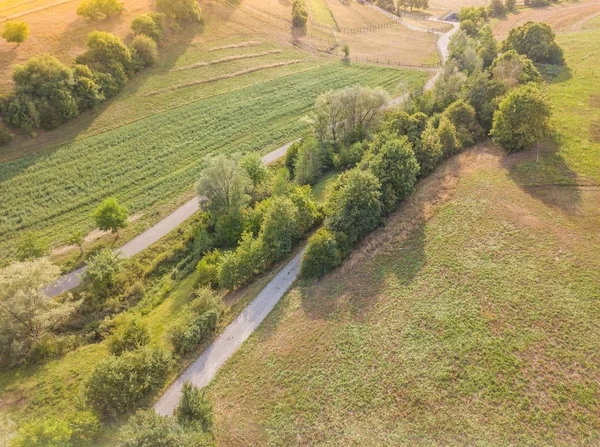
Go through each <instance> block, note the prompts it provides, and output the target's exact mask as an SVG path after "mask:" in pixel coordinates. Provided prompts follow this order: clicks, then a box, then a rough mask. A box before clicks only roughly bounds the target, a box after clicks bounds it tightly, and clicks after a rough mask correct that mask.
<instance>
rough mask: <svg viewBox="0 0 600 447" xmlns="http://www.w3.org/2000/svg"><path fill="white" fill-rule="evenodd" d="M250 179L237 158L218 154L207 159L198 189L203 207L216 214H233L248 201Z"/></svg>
mask: <svg viewBox="0 0 600 447" xmlns="http://www.w3.org/2000/svg"><path fill="white" fill-rule="evenodd" d="M249 186H250V180H249V179H248V176H247V175H246V173H245V172H244V170H243V169H242V168H241V167H240V166H239V164H238V163H237V161H236V160H233V159H231V158H228V157H226V156H225V155H217V156H215V157H212V158H210V159H208V160H207V162H206V167H205V168H204V169H203V170H202V172H201V173H200V179H199V180H198V183H197V185H196V191H197V192H198V195H199V196H200V197H201V198H200V202H201V205H202V208H203V209H205V210H207V211H210V213H211V214H213V215H214V216H221V215H224V214H231V213H232V212H236V211H239V210H241V209H242V208H243V207H244V206H246V204H247V203H248V200H249V196H248V195H247V194H246V190H247V189H249Z"/></svg>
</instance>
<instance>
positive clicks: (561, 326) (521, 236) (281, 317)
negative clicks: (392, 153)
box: [210, 34, 600, 446]
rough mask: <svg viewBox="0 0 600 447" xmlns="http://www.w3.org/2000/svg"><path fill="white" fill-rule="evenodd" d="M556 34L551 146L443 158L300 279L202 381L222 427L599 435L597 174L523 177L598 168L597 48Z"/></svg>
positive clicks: (448, 435)
mask: <svg viewBox="0 0 600 447" xmlns="http://www.w3.org/2000/svg"><path fill="white" fill-rule="evenodd" d="M587 37H590V35H589V34H588V36H587ZM594 37H595V38H596V40H595V41H596V42H597V36H594ZM560 39H561V44H562V45H563V46H564V47H565V50H566V52H567V55H568V58H569V63H570V64H571V66H572V68H573V69H574V70H573V71H574V77H573V78H572V79H570V80H568V81H566V82H563V83H560V84H555V85H552V86H551V87H550V88H549V94H550V95H551V96H552V98H553V101H555V104H556V108H555V120H554V121H555V125H556V128H557V130H558V131H559V132H560V138H559V141H560V142H561V143H560V144H559V145H557V146H556V147H554V149H553V153H554V155H551V154H549V153H547V152H543V153H542V159H543V162H542V164H541V165H540V166H538V167H535V166H533V165H532V164H531V163H529V162H527V161H526V160H531V159H532V158H533V157H535V153H532V152H528V153H525V154H523V155H521V156H519V157H506V156H504V155H503V154H502V153H500V152H499V151H497V150H485V149H483V148H480V149H475V150H473V151H472V152H470V153H467V154H464V155H462V156H460V157H458V158H456V159H453V160H451V161H450V162H448V163H447V164H446V165H445V166H444V167H442V168H441V169H440V170H439V171H437V172H436V174H435V175H434V176H433V177H431V178H429V179H427V180H426V181H424V182H422V183H421V184H420V185H419V188H418V192H417V194H416V195H415V196H413V198H412V199H411V200H410V201H409V202H407V204H405V205H404V206H403V207H402V208H401V209H400V211H399V213H397V214H396V215H395V216H393V217H392V218H391V219H390V221H389V224H388V226H387V228H385V229H382V230H379V231H378V232H377V233H376V234H375V235H373V237H372V238H370V239H369V240H368V241H366V242H365V243H364V245H363V247H362V249H361V250H360V251H359V252H358V253H356V254H355V255H354V256H353V258H352V259H351V260H349V261H348V262H347V263H346V265H345V266H344V267H343V268H342V269H341V270H338V271H337V272H335V273H334V274H332V275H331V276H330V277H328V278H325V279H323V280H321V281H317V282H301V283H300V284H298V285H297V286H296V287H295V288H294V289H293V290H292V291H291V292H290V293H289V294H288V295H287V296H286V297H285V298H284V299H283V301H282V302H281V303H280V305H279V306H278V307H277V308H276V309H275V311H274V312H273V313H272V314H271V315H270V316H269V318H268V319H267V320H266V322H265V324H264V325H263V326H261V328H260V329H259V330H258V331H257V332H256V333H255V334H254V335H253V336H252V337H251V339H250V341H249V342H248V343H246V344H245V345H244V346H243V347H242V349H241V350H240V352H238V354H236V355H235V356H234V358H233V359H232V361H230V362H229V363H228V364H227V365H226V367H225V368H224V369H223V370H222V371H221V372H220V373H219V375H218V376H217V378H216V380H215V381H214V382H213V384H212V385H211V387H210V395H211V397H212V399H213V402H215V404H216V405H217V422H216V431H217V434H218V439H219V441H220V444H221V445H224V446H227V445H240V444H245V445H252V444H254V443H256V444H260V445H288V446H289V445H316V444H318V445H332V446H333V445H340V446H341V445H344V446H345V445H395V444H399V443H403V444H405V443H413V444H415V443H416V444H430V443H433V444H440V443H441V444H456V443H461V444H464V443H468V444H480V445H505V444H510V443H513V444H527V443H532V444H545V443H550V444H557V443H558V444H573V443H582V442H585V441H588V442H592V443H595V442H598V440H599V438H600V432H599V430H600V418H599V417H598V414H599V410H600V406H599V405H598V402H599V399H600V388H599V387H598V385H597V383H598V370H599V367H600V356H599V355H598V352H597V345H598V341H599V340H600V329H599V328H598V325H597V320H598V317H600V305H599V303H598V296H600V274H599V272H600V219H599V212H598V203H599V201H600V192H599V191H598V189H597V188H595V187H585V188H575V187H559V186H546V187H530V186H528V185H529V184H530V183H532V182H533V183H538V184H543V183H545V182H546V180H547V179H559V180H560V181H561V182H563V183H565V182H572V180H573V179H574V178H575V179H576V180H577V183H581V182H587V183H595V182H597V180H598V178H597V175H598V171H597V167H598V165H599V164H600V152H599V151H598V144H597V143H591V142H590V141H589V140H588V139H586V135H588V134H587V132H586V131H585V130H582V129H584V128H585V126H581V125H580V123H582V122H583V123H586V122H588V121H589V119H591V117H592V116H594V115H593V111H589V104H590V94H591V93H593V91H591V90H593V86H594V85H595V84H594V78H593V77H592V70H591V69H590V68H591V67H593V65H594V64H597V59H594V58H597V57H598V50H597V48H595V47H594V44H593V42H594V40H593V39H592V40H586V37H585V36H584V35H583V34H581V35H574V36H561V37H560ZM581 55H588V57H583V58H581ZM578 58H579V59H580V62H577V59H578ZM575 68H576V69H577V71H576V72H575ZM595 116H597V114H596V115H595ZM588 138H589V137H588ZM594 166H595V167H596V169H595V171H594ZM565 167H568V168H569V172H566V173H565ZM522 182H525V184H524V183H522ZM596 184H597V183H596Z"/></svg>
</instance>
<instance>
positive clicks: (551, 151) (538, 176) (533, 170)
mask: <svg viewBox="0 0 600 447" xmlns="http://www.w3.org/2000/svg"><path fill="white" fill-rule="evenodd" d="M561 140H562V137H561V136H560V135H556V136H554V137H552V138H548V139H546V140H544V141H541V142H540V144H539V161H536V157H537V147H536V145H534V146H533V147H531V148H529V149H527V150H525V151H523V152H519V153H516V154H511V155H509V156H507V157H506V158H505V159H504V161H503V167H504V168H506V169H507V171H508V175H509V177H510V178H511V179H512V180H513V181H514V182H515V184H516V185H518V186H519V187H520V188H521V189H522V190H523V191H525V192H526V193H527V194H529V195H530V196H532V197H533V198H535V199H537V200H540V201H541V202H543V203H544V204H546V205H547V206H549V207H551V208H558V209H560V210H561V211H563V212H566V213H568V214H578V213H579V212H580V207H581V204H582V200H581V192H580V190H579V187H578V186H579V185H578V176H577V173H575V172H574V171H573V170H571V168H569V166H568V165H567V162H566V160H565V159H564V157H563V156H562V155H561V154H560V152H559V150H558V149H559V147H560V146H561V145H562V141H561Z"/></svg>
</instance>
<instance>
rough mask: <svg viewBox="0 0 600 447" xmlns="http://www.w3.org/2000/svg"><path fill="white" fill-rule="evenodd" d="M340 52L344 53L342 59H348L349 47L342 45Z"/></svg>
mask: <svg viewBox="0 0 600 447" xmlns="http://www.w3.org/2000/svg"><path fill="white" fill-rule="evenodd" d="M342 52H343V53H344V57H345V58H346V59H348V57H350V45H348V44H347V43H345V44H344V45H342Z"/></svg>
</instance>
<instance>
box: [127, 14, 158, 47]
mask: <svg viewBox="0 0 600 447" xmlns="http://www.w3.org/2000/svg"><path fill="white" fill-rule="evenodd" d="M131 30H132V31H133V32H134V34H136V35H139V34H142V35H144V36H148V37H150V38H151V39H154V40H155V41H159V40H160V39H161V37H162V35H163V33H164V31H165V15H164V14H161V13H152V12H148V13H145V14H139V15H137V16H135V18H134V19H133V21H132V22H131Z"/></svg>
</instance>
